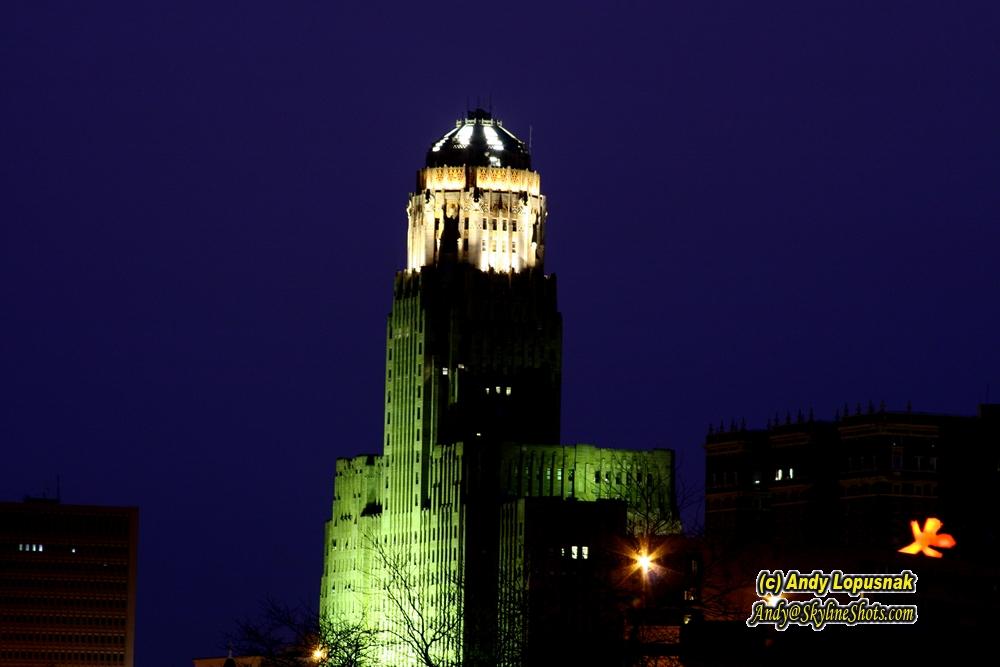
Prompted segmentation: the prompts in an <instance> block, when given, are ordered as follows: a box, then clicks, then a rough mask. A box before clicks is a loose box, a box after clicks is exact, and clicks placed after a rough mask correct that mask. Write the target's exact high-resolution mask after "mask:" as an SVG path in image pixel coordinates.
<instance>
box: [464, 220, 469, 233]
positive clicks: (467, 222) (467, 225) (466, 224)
mask: <svg viewBox="0 0 1000 667" xmlns="http://www.w3.org/2000/svg"><path fill="white" fill-rule="evenodd" d="M465 230H466V231H468V230H469V219H468V218H466V219H465Z"/></svg>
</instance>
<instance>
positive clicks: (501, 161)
mask: <svg viewBox="0 0 1000 667" xmlns="http://www.w3.org/2000/svg"><path fill="white" fill-rule="evenodd" d="M462 165H465V166H474V167H512V168H514V169H531V155H530V154H529V153H528V149H527V147H526V146H525V145H524V142H523V141H521V140H520V139H518V138H517V137H515V136H514V134H513V133H512V132H510V131H509V130H507V129H506V128H505V127H504V126H503V123H502V122H501V121H499V120H495V119H494V118H493V115H492V114H491V113H489V112H488V111H484V110H482V109H476V110H474V111H470V112H469V113H468V115H467V116H466V118H465V119H464V120H458V121H455V127H454V129H452V130H449V131H448V132H447V133H446V134H445V135H444V136H443V137H441V138H440V139H438V140H437V141H435V142H434V144H433V145H432V146H431V148H430V150H428V151H427V166H428V167H457V166H462Z"/></svg>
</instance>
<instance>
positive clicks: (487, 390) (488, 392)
mask: <svg viewBox="0 0 1000 667" xmlns="http://www.w3.org/2000/svg"><path fill="white" fill-rule="evenodd" d="M486 395H487V396H489V395H490V388H489V387H487V388H486Z"/></svg>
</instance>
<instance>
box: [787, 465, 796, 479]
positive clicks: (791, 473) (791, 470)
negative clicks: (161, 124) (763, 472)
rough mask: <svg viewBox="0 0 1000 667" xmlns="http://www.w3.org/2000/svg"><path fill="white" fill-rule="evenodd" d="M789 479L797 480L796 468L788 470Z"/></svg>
mask: <svg viewBox="0 0 1000 667" xmlns="http://www.w3.org/2000/svg"><path fill="white" fill-rule="evenodd" d="M788 479H795V468H789V469H788Z"/></svg>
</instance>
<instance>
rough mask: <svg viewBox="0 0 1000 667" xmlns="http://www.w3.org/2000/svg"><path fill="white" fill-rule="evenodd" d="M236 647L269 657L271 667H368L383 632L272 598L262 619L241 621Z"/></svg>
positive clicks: (263, 606)
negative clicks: (379, 634)
mask: <svg viewBox="0 0 1000 667" xmlns="http://www.w3.org/2000/svg"><path fill="white" fill-rule="evenodd" d="M230 643H231V644H232V645H235V646H236V648H237V649H238V651H239V652H240V653H241V654H243V655H256V656H261V657H263V658H264V662H265V664H266V665H267V666H268V667H303V665H304V664H312V665H316V667H368V666H370V665H374V664H375V659H374V658H375V650H376V647H377V633H376V631H375V630H373V629H370V628H368V627H366V626H364V625H361V624H359V623H353V622H348V621H344V620H340V619H326V618H320V617H319V616H318V615H317V614H316V613H315V612H313V611H312V610H310V609H307V608H305V607H292V606H290V605H287V604H284V603H282V602H278V601H276V600H274V599H270V598H269V599H267V600H265V601H264V602H262V603H261V610H260V614H259V616H258V617H257V618H253V619H241V620H239V621H237V628H236V632H235V633H233V634H232V635H231V636H230Z"/></svg>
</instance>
